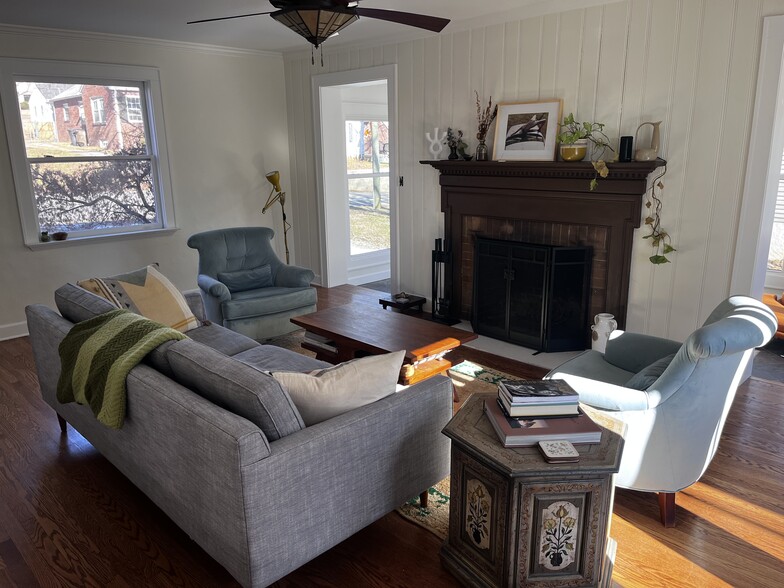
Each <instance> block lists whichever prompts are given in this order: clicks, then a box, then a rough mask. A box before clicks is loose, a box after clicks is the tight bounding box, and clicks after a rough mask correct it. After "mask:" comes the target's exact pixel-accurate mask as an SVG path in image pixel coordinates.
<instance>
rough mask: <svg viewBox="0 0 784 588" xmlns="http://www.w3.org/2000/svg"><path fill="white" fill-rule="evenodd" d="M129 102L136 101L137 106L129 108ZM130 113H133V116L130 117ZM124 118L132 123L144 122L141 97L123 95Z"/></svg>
mask: <svg viewBox="0 0 784 588" xmlns="http://www.w3.org/2000/svg"><path fill="white" fill-rule="evenodd" d="M131 100H133V101H134V102H137V101H138V102H139V105H138V106H136V104H134V105H133V106H131V102H130V101H131ZM131 113H133V116H131ZM125 118H126V119H127V120H128V122H132V123H140V122H143V121H144V117H143V116H142V101H141V96H132V95H131V94H126V95H125Z"/></svg>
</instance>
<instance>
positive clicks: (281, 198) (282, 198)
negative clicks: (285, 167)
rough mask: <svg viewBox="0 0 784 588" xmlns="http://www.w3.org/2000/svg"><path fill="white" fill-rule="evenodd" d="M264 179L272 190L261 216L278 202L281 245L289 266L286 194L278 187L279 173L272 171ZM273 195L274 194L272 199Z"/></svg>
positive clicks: (288, 224)
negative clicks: (281, 215)
mask: <svg viewBox="0 0 784 588" xmlns="http://www.w3.org/2000/svg"><path fill="white" fill-rule="evenodd" d="M264 177H266V178H267V181H268V182H269V183H270V184H272V190H271V191H270V194H269V196H268V197H267V203H266V204H265V205H264V208H262V209H261V214H264V213H265V212H267V209H268V208H269V207H270V206H272V205H273V204H275V202H280V211H281V213H282V214H283V245H284V247H285V249H286V265H289V263H290V262H289V229H290V228H291V224H290V223H289V222H288V221H287V220H286V206H285V205H286V193H285V192H284V191H283V190H282V189H281V187H280V172H278V171H273V172H270V173H268V174H267V175H266V176H264ZM273 194H275V196H274V197H273Z"/></svg>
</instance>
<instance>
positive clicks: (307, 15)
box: [270, 7, 359, 47]
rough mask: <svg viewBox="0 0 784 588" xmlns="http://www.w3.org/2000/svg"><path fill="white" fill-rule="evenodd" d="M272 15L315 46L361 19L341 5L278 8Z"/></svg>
mask: <svg viewBox="0 0 784 588" xmlns="http://www.w3.org/2000/svg"><path fill="white" fill-rule="evenodd" d="M270 16H271V17H272V18H274V19H275V20H277V21H278V22H279V23H282V24H284V25H285V26H287V27H288V28H290V29H291V30H292V31H294V32H295V33H297V34H298V35H301V36H303V37H305V38H306V39H307V40H308V42H310V43H311V44H312V45H313V46H314V47H318V46H319V45H321V43H323V42H324V41H326V40H327V39H328V38H329V37H331V36H332V35H334V34H335V33H337V32H338V31H342V30H343V29H344V28H346V27H347V26H348V25H350V24H351V23H352V22H354V21H357V20H359V17H358V16H357V15H356V14H354V12H352V11H350V10H341V9H340V8H339V7H333V8H329V9H321V8H308V9H296V8H294V9H287V10H278V11H277V12H273V13H272V14H270Z"/></svg>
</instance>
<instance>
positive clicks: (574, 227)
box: [421, 159, 666, 346]
mask: <svg viewBox="0 0 784 588" xmlns="http://www.w3.org/2000/svg"><path fill="white" fill-rule="evenodd" d="M421 163H423V164H427V165H432V166H433V167H434V168H436V169H437V170H439V171H440V172H441V173H440V177H439V183H440V186H441V210H442V211H443V213H444V242H445V245H446V247H448V248H449V249H450V250H451V253H452V256H451V260H452V261H451V264H450V266H449V267H448V268H447V270H446V272H445V274H446V275H445V278H444V296H445V298H446V299H447V300H449V303H450V305H449V309H450V310H449V312H450V316H451V318H454V319H460V318H463V319H469V320H470V319H473V315H474V308H473V303H474V292H475V289H474V281H475V280H474V255H475V253H474V251H475V247H476V243H477V239H495V240H500V241H516V242H523V243H528V244H534V245H546V246H554V247H586V248H590V249H591V250H592V252H593V256H592V258H591V261H590V281H589V286H588V290H589V296H588V299H589V305H588V311H587V312H586V315H585V322H584V325H583V333H585V335H586V336H587V335H588V333H589V332H590V330H589V329H590V321H591V317H593V315H595V314H597V313H599V312H609V313H611V314H613V315H615V317H616V320H617V321H618V325H619V327H620V328H623V327H624V326H625V322H626V312H627V299H628V292H629V278H630V272H631V258H632V246H633V242H634V230H635V229H636V228H639V227H640V225H641V221H642V200H643V198H642V197H643V195H644V194H645V191H646V188H647V178H648V176H649V174H650V173H651V172H653V171H654V170H655V169H656V168H658V167H660V166H663V165H665V164H666V162H665V161H664V160H662V159H658V160H656V161H646V162H631V163H611V164H609V169H610V173H609V175H608V177H607V178H603V179H602V180H601V181H600V182H599V187H598V189H597V190H595V191H593V192H591V191H589V189H588V184H589V182H590V180H591V178H593V177H594V174H595V171H594V169H593V166H592V165H591V163H590V162H561V161H558V162H528V161H526V162H522V161H520V162H495V161H492V162H464V161H422V162H421ZM527 346H531V345H527Z"/></svg>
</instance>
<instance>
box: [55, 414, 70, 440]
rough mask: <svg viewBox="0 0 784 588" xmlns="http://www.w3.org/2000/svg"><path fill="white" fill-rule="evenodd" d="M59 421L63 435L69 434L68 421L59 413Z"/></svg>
mask: <svg viewBox="0 0 784 588" xmlns="http://www.w3.org/2000/svg"><path fill="white" fill-rule="evenodd" d="M57 422H58V423H60V432H61V433H62V434H63V435H67V434H68V422H67V421H66V420H65V419H64V418H63V417H61V416H60V415H59V414H58V415H57Z"/></svg>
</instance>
